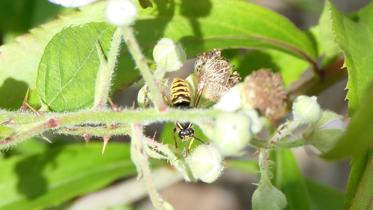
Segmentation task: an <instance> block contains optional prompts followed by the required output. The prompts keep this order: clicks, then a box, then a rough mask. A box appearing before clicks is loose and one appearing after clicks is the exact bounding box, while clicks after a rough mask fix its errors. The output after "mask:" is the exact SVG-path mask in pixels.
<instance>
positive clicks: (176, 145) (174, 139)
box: [173, 128, 177, 148]
mask: <svg viewBox="0 0 373 210" xmlns="http://www.w3.org/2000/svg"><path fill="white" fill-rule="evenodd" d="M175 133H176V128H174V132H173V137H174V143H175V147H176V148H177V141H176V136H175Z"/></svg>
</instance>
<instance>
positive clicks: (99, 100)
mask: <svg viewBox="0 0 373 210" xmlns="http://www.w3.org/2000/svg"><path fill="white" fill-rule="evenodd" d="M121 44H122V32H121V30H120V29H119V28H118V29H117V30H116V31H115V32H114V35H113V40H112V42H111V47H110V51H109V54H108V57H107V61H106V59H105V55H104V52H103V51H102V48H101V46H100V45H99V43H98V46H97V53H98V55H99V58H100V67H99V70H98V72H97V77H96V87H95V99H94V104H93V108H94V109H100V108H104V107H105V105H106V103H107V100H108V98H109V92H110V88H111V81H112V78H113V75H114V70H115V66H116V63H117V60H118V57H119V52H120V46H121Z"/></svg>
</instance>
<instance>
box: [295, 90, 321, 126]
mask: <svg viewBox="0 0 373 210" xmlns="http://www.w3.org/2000/svg"><path fill="white" fill-rule="evenodd" d="M321 115H322V110H321V108H320V105H319V104H318V103H317V98H316V96H312V97H309V96H304V95H301V96H298V97H297V98H296V99H295V100H294V103H293V116H294V120H297V121H299V122H300V123H303V124H314V123H316V122H317V121H319V120H320V118H321Z"/></svg>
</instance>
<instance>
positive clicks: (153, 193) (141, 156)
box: [131, 124, 165, 210]
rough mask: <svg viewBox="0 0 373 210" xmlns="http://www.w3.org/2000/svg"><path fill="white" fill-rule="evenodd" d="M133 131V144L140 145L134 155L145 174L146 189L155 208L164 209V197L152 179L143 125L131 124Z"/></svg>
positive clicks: (157, 209) (136, 162)
mask: <svg viewBox="0 0 373 210" xmlns="http://www.w3.org/2000/svg"><path fill="white" fill-rule="evenodd" d="M131 133H132V135H131V136H132V141H133V142H132V144H135V145H138V146H139V147H137V148H135V150H134V151H131V152H135V153H136V154H134V156H135V157H136V159H135V164H136V165H137V166H138V167H139V169H140V170H141V172H140V173H141V174H142V175H143V176H142V178H143V180H144V183H145V186H146V189H147V191H148V194H149V197H150V200H151V202H152V204H153V205H154V208H155V209H156V210H164V209H165V208H164V205H163V202H164V201H163V199H162V198H161V196H160V195H159V193H158V191H157V189H156V188H155V185H154V183H153V181H152V175H151V172H150V167H149V160H148V155H147V154H146V152H145V150H146V143H145V137H144V136H143V134H142V126H141V125H139V124H132V125H131Z"/></svg>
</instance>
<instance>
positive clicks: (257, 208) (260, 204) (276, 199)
mask: <svg viewBox="0 0 373 210" xmlns="http://www.w3.org/2000/svg"><path fill="white" fill-rule="evenodd" d="M251 200H252V205H253V210H282V209H284V208H285V207H286V205H287V201H286V197H285V195H284V194H283V193H282V192H281V191H280V190H278V189H277V188H276V187H274V186H273V185H272V184H271V183H260V184H259V186H258V188H256V190H255V192H254V194H253V196H252V197H251Z"/></svg>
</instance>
